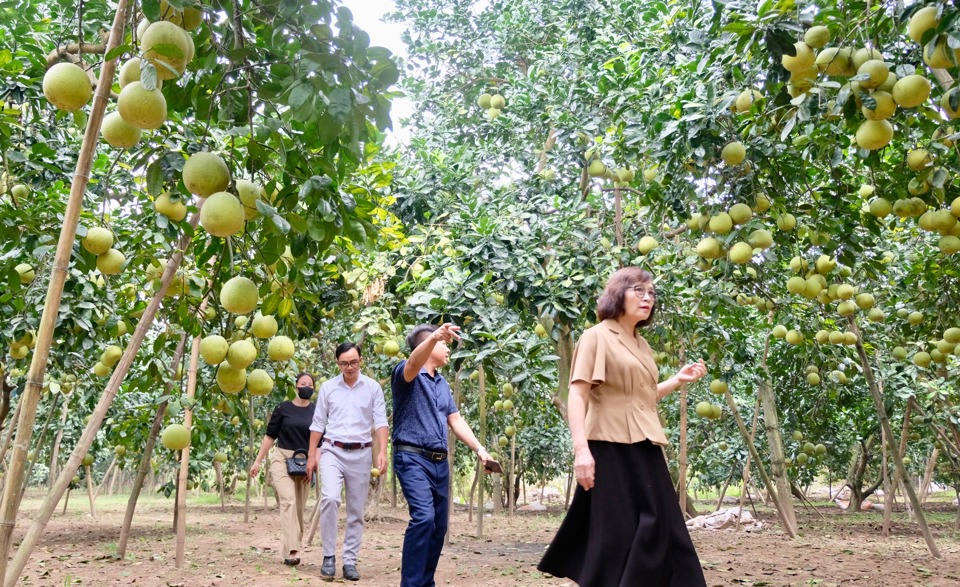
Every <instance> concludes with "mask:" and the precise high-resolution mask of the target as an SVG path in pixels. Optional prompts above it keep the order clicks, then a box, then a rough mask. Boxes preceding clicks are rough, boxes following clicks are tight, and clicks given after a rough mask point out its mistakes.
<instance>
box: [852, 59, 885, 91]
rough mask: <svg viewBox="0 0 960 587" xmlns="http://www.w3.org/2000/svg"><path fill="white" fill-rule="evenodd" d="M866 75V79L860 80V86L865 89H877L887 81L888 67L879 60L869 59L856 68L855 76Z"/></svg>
mask: <svg viewBox="0 0 960 587" xmlns="http://www.w3.org/2000/svg"><path fill="white" fill-rule="evenodd" d="M861 75H867V76H869V77H868V78H867V79H863V80H860V86H861V87H864V88H867V89H874V88H877V87H879V86H880V85H881V84H882V83H883V82H885V81H887V76H888V75H890V67H889V66H888V65H887V64H886V63H885V62H884V61H883V60H881V59H869V60H867V61H865V62H864V63H863V65H861V66H859V67H858V68H857V76H858V77H859V76H861Z"/></svg>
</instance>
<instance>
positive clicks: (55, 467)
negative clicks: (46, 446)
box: [47, 399, 70, 487]
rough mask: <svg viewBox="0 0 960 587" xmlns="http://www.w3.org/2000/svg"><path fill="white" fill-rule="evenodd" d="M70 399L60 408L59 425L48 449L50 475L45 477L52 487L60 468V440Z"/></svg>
mask: <svg viewBox="0 0 960 587" xmlns="http://www.w3.org/2000/svg"><path fill="white" fill-rule="evenodd" d="M69 406H70V400H69V399H67V400H66V401H64V402H63V406H61V408H60V426H59V427H58V428H57V437H56V440H54V442H53V450H51V451H50V477H49V479H47V485H48V486H49V487H53V482H54V480H56V478H57V473H58V472H59V469H60V442H61V441H62V440H63V430H64V428H66V426H67V414H69V413H70V412H69V409H68V408H69Z"/></svg>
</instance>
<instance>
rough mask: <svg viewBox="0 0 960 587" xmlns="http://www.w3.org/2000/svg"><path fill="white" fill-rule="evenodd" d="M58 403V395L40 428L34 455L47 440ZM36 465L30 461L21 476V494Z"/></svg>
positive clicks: (25, 488) (35, 461) (27, 484)
mask: <svg viewBox="0 0 960 587" xmlns="http://www.w3.org/2000/svg"><path fill="white" fill-rule="evenodd" d="M59 401H60V397H59V394H57V396H55V397H54V398H53V401H52V402H51V403H50V411H49V412H48V413H47V417H46V419H44V421H43V425H42V426H41V428H40V437H39V438H37V442H36V445H35V446H36V449H35V451H34V452H35V453H39V452H40V447H42V446H43V441H44V440H45V439H46V438H47V432H48V431H49V430H50V422H51V420H53V414H54V413H55V412H56V411H57V402H59ZM36 464H37V459H35V458H34V459H30V464H29V465H27V470H26V472H25V474H24V475H23V487H21V488H20V492H21V493H26V491H27V487H28V486H29V485H30V478H31V477H33V466H34V465H36Z"/></svg>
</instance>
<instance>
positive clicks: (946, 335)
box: [943, 327, 960, 344]
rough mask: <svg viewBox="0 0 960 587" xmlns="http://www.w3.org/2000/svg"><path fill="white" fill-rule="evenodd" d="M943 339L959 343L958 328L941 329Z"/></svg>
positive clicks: (959, 329)
mask: <svg viewBox="0 0 960 587" xmlns="http://www.w3.org/2000/svg"><path fill="white" fill-rule="evenodd" d="M943 340H945V341H947V342H949V343H951V344H960V328H956V327H953V328H947V329H946V330H944V331H943Z"/></svg>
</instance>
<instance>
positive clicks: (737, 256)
mask: <svg viewBox="0 0 960 587" xmlns="http://www.w3.org/2000/svg"><path fill="white" fill-rule="evenodd" d="M728 256H729V258H730V261H731V262H733V263H737V264H740V265H742V264H744V263H749V262H750V259H751V258H753V247H752V246H750V245H749V244H747V243H743V242H741V243H737V244H735V245H733V246H732V247H730V252H729V253H728Z"/></svg>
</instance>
